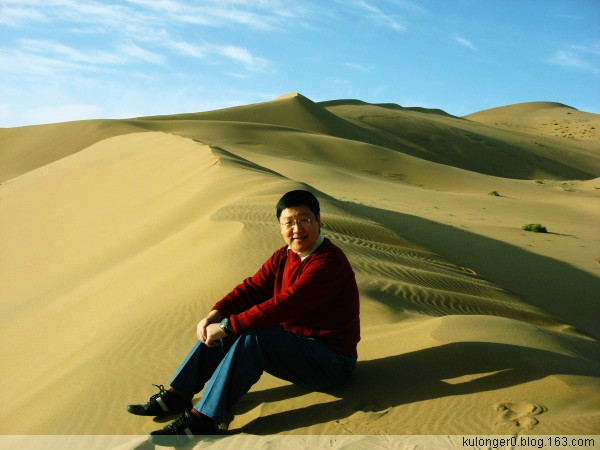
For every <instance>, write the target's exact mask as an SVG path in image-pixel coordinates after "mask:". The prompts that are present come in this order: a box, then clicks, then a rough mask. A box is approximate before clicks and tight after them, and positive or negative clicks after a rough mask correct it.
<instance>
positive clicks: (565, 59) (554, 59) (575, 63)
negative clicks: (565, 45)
mask: <svg viewBox="0 0 600 450" xmlns="http://www.w3.org/2000/svg"><path fill="white" fill-rule="evenodd" d="M549 62H550V63H551V64H556V65H559V66H563V67H571V68H574V69H582V70H591V71H594V72H599V71H600V70H599V69H598V67H597V66H595V65H594V64H592V63H591V62H589V61H587V60H584V59H582V58H581V57H580V56H579V55H577V54H576V53H575V52H573V51H570V50H558V51H557V52H556V53H554V55H552V56H551V57H550V59H549Z"/></svg>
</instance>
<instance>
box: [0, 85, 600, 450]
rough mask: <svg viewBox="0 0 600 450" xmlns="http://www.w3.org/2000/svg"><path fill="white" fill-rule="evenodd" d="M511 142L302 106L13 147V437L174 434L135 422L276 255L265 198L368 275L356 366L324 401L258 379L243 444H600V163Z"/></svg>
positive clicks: (8, 411) (369, 111)
mask: <svg viewBox="0 0 600 450" xmlns="http://www.w3.org/2000/svg"><path fill="white" fill-rule="evenodd" d="M559 110H560V111H563V109H561V108H559ZM515 120H516V119H515ZM506 128H507V127H500V126H496V125H493V124H489V123H488V124H482V123H476V122H475V121H474V119H472V118H470V119H469V120H466V119H461V118H455V117H452V116H449V115H447V114H445V113H443V112H441V111H434V110H415V109H404V108H401V107H398V106H394V105H369V104H365V103H362V102H358V101H345V100H341V101H336V102H327V103H323V104H315V103H313V102H312V101H310V100H309V99H307V98H305V97H302V96H300V95H295V94H293V95H288V96H284V97H282V98H279V99H277V100H275V101H273V102H267V103H265V104H259V105H248V106H244V107H239V108H230V109H227V110H221V111H215V112H208V113H197V114H184V115H177V116H163V117H151V118H136V119H129V120H123V121H87V122H72V123H67V124H55V125H46V126H41V127H23V128H16V129H8V130H0V143H2V149H1V150H0V152H2V153H5V149H6V148H8V147H6V146H5V144H6V143H9V144H10V146H9V147H10V150H9V151H7V152H6V154H7V155H8V156H7V157H6V159H5V161H9V162H10V163H8V162H7V166H6V167H9V169H10V170H7V171H6V172H5V174H6V178H5V179H4V181H3V182H2V184H1V186H0V215H1V216H2V218H3V220H2V221H1V222H0V236H1V239H0V253H1V254H2V259H1V260H0V264H1V271H0V312H1V314H0V322H1V323H2V326H1V328H0V330H1V333H2V336H1V342H2V343H1V344H0V349H1V353H0V356H1V357H2V359H3V370H2V377H3V378H2V381H3V385H4V386H7V387H10V388H9V389H5V390H3V393H2V394H1V400H2V404H3V405H4V408H3V413H2V416H1V423H2V425H0V432H1V433H2V434H4V435H13V434H132V435H136V434H144V433H147V432H149V431H151V430H153V429H156V428H158V427H160V426H162V424H160V423H156V422H154V421H153V420H152V419H148V418H140V417H136V416H132V415H129V414H127V412H126V411H125V405H127V404H128V403H131V402H138V401H143V400H144V399H146V398H147V397H149V396H150V395H151V394H153V393H154V392H155V391H154V390H155V388H154V387H153V386H152V383H156V384H160V383H162V384H166V383H167V382H168V380H169V378H170V376H171V374H172V372H173V370H174V369H175V368H176V367H177V365H178V363H179V362H180V361H181V359H182V358H183V357H184V356H185V354H186V353H187V350H188V349H189V347H190V346H191V345H193V344H194V342H195V327H196V323H197V322H198V320H199V319H201V318H202V317H203V316H204V314H206V312H207V311H208V309H209V308H210V307H211V306H212V305H213V304H214V303H215V301H216V300H218V299H219V298H221V296H223V295H224V294H226V293H227V292H228V291H229V290H230V289H231V288H232V287H233V286H235V284H237V283H238V282H239V281H240V280H242V279H243V278H244V277H246V276H249V275H251V274H252V273H253V272H254V271H255V270H256V269H257V268H258V267H259V265H260V264H261V263H262V262H263V261H264V260H265V259H266V258H267V257H268V256H269V255H270V254H271V253H272V252H273V251H274V250H275V249H276V248H279V247H280V246H282V245H283V244H284V242H283V240H282V239H281V236H280V235H279V227H278V225H277V221H276V219H275V211H274V210H275V203H276V202H277V200H278V199H279V198H280V196H281V195H282V194H283V193H285V192H286V191H288V190H291V189H297V188H305V189H310V190H312V191H313V192H314V193H315V194H316V195H317V196H318V198H319V199H320V201H321V206H322V219H323V224H322V225H323V230H324V234H325V235H326V236H327V237H329V238H331V239H332V240H333V241H334V242H335V243H336V244H337V245H339V246H340V247H341V248H342V249H343V250H344V251H345V252H346V254H347V255H348V257H349V259H350V261H351V263H352V266H353V267H354V270H355V272H356V275H357V280H358V284H359V289H360V293H361V323H362V340H361V342H360V344H359V355H360V356H359V364H358V369H357V372H356V374H355V376H354V377H353V379H352V381H351V382H350V383H348V384H347V385H345V386H343V387H340V388H338V389H335V390H333V391H330V392H319V393H311V392H307V391H304V390H302V389H300V388H297V387H294V386H291V385H289V384H288V383H285V382H283V381H280V380H277V379H275V378H273V377H271V376H270V375H265V376H264V377H263V378H262V379H261V380H260V381H259V383H257V384H256V385H255V386H254V387H253V389H252V390H251V392H250V393H248V394H247V395H246V396H245V397H244V398H243V399H242V401H241V402H240V403H239V404H238V405H237V406H236V409H235V411H234V413H235V417H234V419H233V421H232V422H231V424H230V425H229V429H230V431H231V432H232V433H242V434H258V435H265V434H268V435H274V434H280V433H282V434H319V435H320V434H331V435H346V434H353V435H356V434H364V435H374V434H389V435H406V434H515V433H517V434H538V433H539V434H565V433H567V434H594V433H597V426H598V423H600V385H599V382H598V380H599V375H600V368H599V360H598V356H597V355H598V341H597V339H598V337H599V336H600V330H599V328H598V323H599V322H598V320H597V319H598V316H597V314H598V313H597V311H598V297H597V292H598V291H599V288H600V283H599V280H600V265H599V264H598V262H597V258H598V257H599V256H600V238H599V237H598V234H597V232H595V230H597V223H599V219H600V217H599V216H600V212H599V209H598V200H599V192H600V180H599V179H598V178H595V177H597V176H598V167H600V162H599V159H600V158H599V155H598V150H595V149H594V148H593V147H590V146H589V143H590V142H594V141H593V140H589V141H585V144H581V143H582V142H584V141H581V140H575V139H571V140H568V139H567V138H564V139H563V138H559V137H546V136H533V135H532V133H531V132H529V131H528V132H523V131H522V130H517V131H511V130H508V129H506ZM59 137H60V138H59ZM60 139H62V140H60ZM428 139H429V141H428ZM540 139H542V140H540ZM561 139H562V140H561ZM61 142H62V144H61ZM536 142H537V143H539V144H542V145H543V146H540V145H537V144H536ZM563 142H564V145H563V146H562V147H561V145H560V144H561V143H563ZM492 144H493V145H492ZM586 145H588V147H586ZM46 148H47V149H48V151H47V152H46V151H45V149H46ZM540 152H542V153H543V154H544V157H543V158H542V157H541V156H540V155H541V153H540ZM479 153H481V154H479ZM483 155H487V156H483ZM3 157H4V156H3ZM530 177H535V178H530ZM536 178H537V182H536V181H535V179H536ZM492 190H495V191H496V193H497V194H498V195H489V192H490V191H492ZM534 221H536V222H537V221H540V222H543V223H544V224H545V225H547V226H548V228H549V231H550V233H547V234H546V235H536V234H533V233H528V232H525V231H523V230H521V228H520V227H521V225H522V224H523V223H525V222H534ZM32 409H33V410H35V420H32V419H31V417H32ZM134 442H137V441H135V439H133V438H132V443H134ZM236 442H238V443H236ZM282 442H284V441H282ZM221 444H222V445H223V448H231V449H233V448H238V447H239V445H238V444H239V441H235V439H234V437H232V438H231V439H229V438H226V439H225V440H223V441H221ZM236 445H238V447H236ZM307 445H308V444H307ZM339 445H342V441H340V444H339ZM134 447H135V445H134V444H132V445H131V446H130V447H128V448H134ZM334 448H335V445H334Z"/></svg>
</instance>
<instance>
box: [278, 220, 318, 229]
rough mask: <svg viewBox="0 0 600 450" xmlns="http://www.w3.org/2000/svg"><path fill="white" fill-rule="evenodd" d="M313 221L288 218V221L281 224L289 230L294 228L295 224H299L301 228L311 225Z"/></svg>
mask: <svg viewBox="0 0 600 450" xmlns="http://www.w3.org/2000/svg"><path fill="white" fill-rule="evenodd" d="M311 222H312V219H298V220H288V221H287V222H285V223H281V224H280V225H281V226H282V227H283V228H285V229H287V230H291V229H292V228H294V225H298V226H299V227H300V228H305V227H307V226H309V225H310V223H311Z"/></svg>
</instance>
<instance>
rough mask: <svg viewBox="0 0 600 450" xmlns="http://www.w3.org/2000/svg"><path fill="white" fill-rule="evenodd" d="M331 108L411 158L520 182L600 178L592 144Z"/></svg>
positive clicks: (403, 113)
mask: <svg viewBox="0 0 600 450" xmlns="http://www.w3.org/2000/svg"><path fill="white" fill-rule="evenodd" d="M325 104H326V105H327V104H328V103H325ZM326 109H327V110H329V111H332V112H333V113H335V114H337V115H339V116H341V117H344V118H346V119H348V120H349V121H352V122H353V123H356V124H357V125H360V126H361V127H364V128H366V129H369V130H371V131H373V132H375V133H378V134H380V135H382V136H385V137H386V138H388V139H389V140H390V141H392V142H397V143H398V144H401V145H402V146H404V147H406V148H409V149H411V151H410V152H409V154H412V155H414V156H418V157H421V158H424V159H427V160H429V161H434V162H438V163H441V164H449V165H452V166H455V167H460V168H463V169H467V170H471V171H476V172H481V173H485V174H489V175H495V176H501V177H508V178H520V179H535V178H552V179H572V178H576V179H589V178H595V177H598V176H600V166H599V165H598V161H597V159H596V158H595V157H593V154H592V155H590V154H589V149H588V147H587V145H586V144H584V145H581V144H580V143H578V142H575V141H566V142H565V140H564V139H561V140H556V139H553V138H542V137H539V136H537V137H533V136H529V135H523V134H519V133H514V132H507V131H505V130H504V129H502V128H497V127H493V128H492V127H489V126H484V125H483V123H485V124H488V125H489V123H488V122H485V121H482V122H483V123H482V124H479V123H476V122H472V121H467V120H464V119H459V118H455V117H452V116H448V115H445V114H443V113H432V111H427V112H422V111H415V110H414V109H413V108H410V109H408V110H407V109H402V108H399V107H392V106H387V107H384V106H378V105H370V104H358V105H357V104H356V103H355V102H353V101H349V102H347V103H344V102H343V101H338V102H335V103H334V104H333V106H327V107H326ZM470 117H471V116H467V118H470Z"/></svg>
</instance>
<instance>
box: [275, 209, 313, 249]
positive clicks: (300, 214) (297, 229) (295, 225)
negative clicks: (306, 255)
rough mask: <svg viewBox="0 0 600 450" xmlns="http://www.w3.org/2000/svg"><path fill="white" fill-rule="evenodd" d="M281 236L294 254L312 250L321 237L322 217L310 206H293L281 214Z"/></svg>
mask: <svg viewBox="0 0 600 450" xmlns="http://www.w3.org/2000/svg"><path fill="white" fill-rule="evenodd" d="M279 224H280V229H281V235H282V236H283V239H284V240H285V242H286V244H287V245H289V246H290V248H291V249H292V251H293V252H294V253H302V252H305V251H307V250H308V249H310V248H311V247H312V246H313V245H314V243H315V242H317V239H318V237H319V230H320V228H321V217H320V215H319V214H317V215H316V216H315V215H314V213H313V212H312V211H311V210H310V208H308V206H304V205H301V206H292V207H290V208H286V209H284V210H283V211H282V212H281V216H280V217H279Z"/></svg>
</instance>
